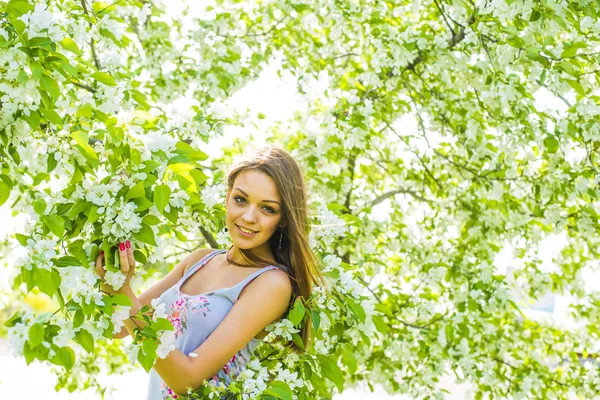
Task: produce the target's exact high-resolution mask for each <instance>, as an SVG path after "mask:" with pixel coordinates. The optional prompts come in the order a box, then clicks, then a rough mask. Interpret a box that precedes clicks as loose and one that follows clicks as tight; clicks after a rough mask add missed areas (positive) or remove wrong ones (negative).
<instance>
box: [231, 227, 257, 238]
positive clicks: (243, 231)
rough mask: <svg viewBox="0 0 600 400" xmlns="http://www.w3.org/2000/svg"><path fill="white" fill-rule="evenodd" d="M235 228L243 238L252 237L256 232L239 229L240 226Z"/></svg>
mask: <svg viewBox="0 0 600 400" xmlns="http://www.w3.org/2000/svg"><path fill="white" fill-rule="evenodd" d="M236 226H237V228H238V230H239V231H240V232H241V233H242V235H244V236H254V235H255V234H256V233H257V232H255V231H251V230H248V229H245V228H242V227H240V226H238V225H236Z"/></svg>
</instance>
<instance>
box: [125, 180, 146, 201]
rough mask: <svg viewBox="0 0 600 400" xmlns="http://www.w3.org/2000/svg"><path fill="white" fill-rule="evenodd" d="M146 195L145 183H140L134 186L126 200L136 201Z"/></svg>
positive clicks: (128, 192)
mask: <svg viewBox="0 0 600 400" xmlns="http://www.w3.org/2000/svg"><path fill="white" fill-rule="evenodd" d="M145 194H146V193H145V192H144V182H138V183H136V184H135V185H134V186H132V187H131V188H130V189H129V190H128V191H127V194H126V195H125V200H130V199H135V198H138V197H143V196H144V195H145Z"/></svg>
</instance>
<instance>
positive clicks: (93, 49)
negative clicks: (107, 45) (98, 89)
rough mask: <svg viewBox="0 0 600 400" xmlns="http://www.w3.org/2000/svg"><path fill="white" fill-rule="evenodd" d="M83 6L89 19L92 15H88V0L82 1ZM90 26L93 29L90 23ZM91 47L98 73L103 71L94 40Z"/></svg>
mask: <svg viewBox="0 0 600 400" xmlns="http://www.w3.org/2000/svg"><path fill="white" fill-rule="evenodd" d="M81 6H82V7H83V12H84V13H85V15H87V16H88V18H89V16H90V14H89V13H88V8H87V4H86V0H81ZM89 24H90V27H91V26H92V23H91V22H89ZM90 47H91V48H92V57H94V64H95V65H96V69H97V70H98V71H100V70H101V69H102V67H101V66H100V61H98V55H97V54H96V45H95V42H94V39H90Z"/></svg>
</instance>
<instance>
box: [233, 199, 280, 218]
mask: <svg viewBox="0 0 600 400" xmlns="http://www.w3.org/2000/svg"><path fill="white" fill-rule="evenodd" d="M233 200H234V201H235V202H236V203H238V204H240V202H239V201H238V200H241V201H243V202H245V201H246V199H245V198H243V197H242V196H235V197H234V198H233ZM263 209H265V210H266V211H267V212H268V213H269V214H275V213H276V211H275V209H274V208H273V207H269V206H264V207H263Z"/></svg>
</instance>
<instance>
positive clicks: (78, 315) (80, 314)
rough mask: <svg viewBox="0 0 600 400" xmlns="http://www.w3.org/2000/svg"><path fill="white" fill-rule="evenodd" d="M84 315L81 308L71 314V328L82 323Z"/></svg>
mask: <svg viewBox="0 0 600 400" xmlns="http://www.w3.org/2000/svg"><path fill="white" fill-rule="evenodd" d="M83 321H84V316H83V311H82V310H81V308H80V309H79V310H77V311H75V315H74V316H73V328H79V327H80V326H81V324H83Z"/></svg>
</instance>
